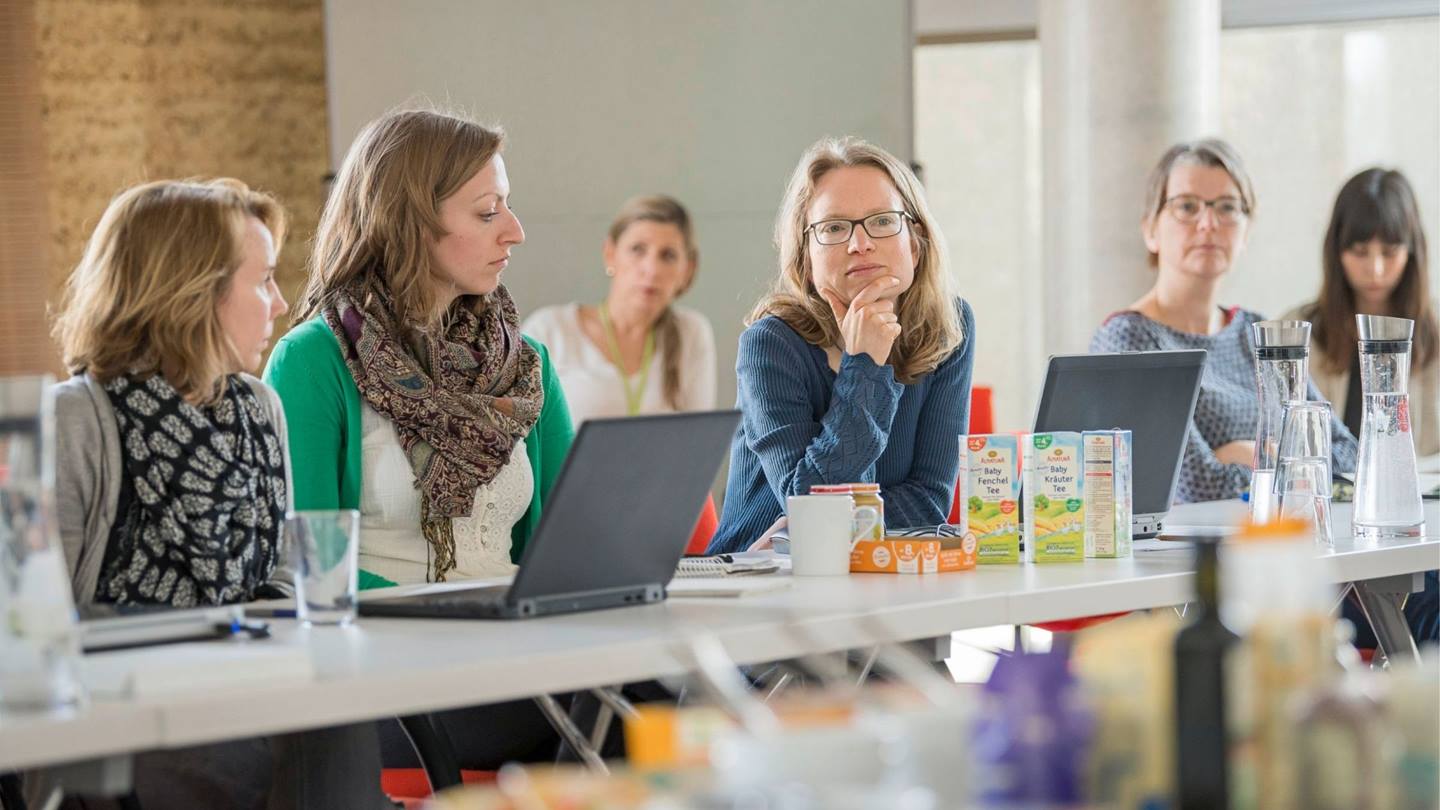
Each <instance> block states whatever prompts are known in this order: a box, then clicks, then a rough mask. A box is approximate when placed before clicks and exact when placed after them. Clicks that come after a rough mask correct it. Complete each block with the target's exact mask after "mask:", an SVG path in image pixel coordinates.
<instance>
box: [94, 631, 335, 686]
mask: <svg viewBox="0 0 1440 810" xmlns="http://www.w3.org/2000/svg"><path fill="white" fill-rule="evenodd" d="M80 673H81V680H83V681H84V682H85V686H86V688H87V689H89V690H90V693H91V694H92V695H97V696H105V697H115V698H123V699H137V700H143V699H146V698H169V697H175V696H177V695H184V694H186V693H195V692H205V693H210V692H216V691H223V690H224V689H225V688H226V687H228V686H247V687H249V686H253V685H254V684H256V683H257V682H258V683H264V684H266V685H270V686H280V685H284V684H293V683H305V682H308V681H311V680H313V679H314V678H315V667H314V665H313V664H311V662H310V654H309V652H308V651H307V650H306V649H305V648H304V647H300V646H281V645H278V644H275V643H274V642H272V641H265V642H243V641H215V642H197V643H193V644H168V645H165V646H163V647H146V648H142V649H135V650H124V651H120V652H108V653H95V654H92V655H86V656H84V657H83V658H82V659H81V664H80Z"/></svg>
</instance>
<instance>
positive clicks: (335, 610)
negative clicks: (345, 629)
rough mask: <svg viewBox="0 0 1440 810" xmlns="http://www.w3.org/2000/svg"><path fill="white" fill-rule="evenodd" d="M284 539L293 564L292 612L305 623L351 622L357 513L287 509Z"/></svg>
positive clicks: (357, 572) (355, 587) (357, 571)
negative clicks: (288, 512) (293, 599)
mask: <svg viewBox="0 0 1440 810" xmlns="http://www.w3.org/2000/svg"><path fill="white" fill-rule="evenodd" d="M285 538H286V542H287V543H288V544H289V546H290V554H291V559H292V560H293V561H294V564H295V616H296V618H298V619H300V620H301V621H303V622H305V623H306V624H349V623H351V622H353V621H355V605H356V595H357V593H358V591H359V587H358V585H359V577H360V513H359V512H358V511H357V510H354V509H337V510H333V511H314V512H292V513H290V516H289V517H288V518H287V519H286V520H285Z"/></svg>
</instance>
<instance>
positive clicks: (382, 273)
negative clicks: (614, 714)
mask: <svg viewBox="0 0 1440 810" xmlns="http://www.w3.org/2000/svg"><path fill="white" fill-rule="evenodd" d="M502 141H503V135H502V133H500V132H499V131H496V130H492V129H488V128H486V127H482V126H480V125H479V124H477V123H475V122H474V121H471V120H468V119H465V118H461V117H458V116H453V115H445V114H441V113H436V112H429V111H405V112H397V113H391V114H388V115H386V116H384V117H382V118H380V119H378V120H376V121H374V122H372V123H371V124H370V125H369V126H367V127H365V129H364V130H363V131H362V132H361V133H360V135H359V136H358V137H357V138H356V140H355V143H354V144H353V145H352V146H351V148H350V152H349V154H348V155H347V156H346V158H345V162H344V164H343V165H342V166H341V169H340V173H339V176H338V177H337V179H336V182H335V188H334V190H333V192H332V194H331V197H330V199H329V200H328V201H327V202H326V205H325V210H324V212H323V213H322V215H321V219H320V227H319V230H318V232H317V233H316V237H315V247H314V251H313V253H312V256H311V259H310V268H309V271H310V277H309V281H308V283H307V284H306V288H305V291H304V293H303V294H302V295H301V298H300V300H299V302H298V304H297V320H299V321H300V323H299V325H298V326H296V327H295V328H294V329H292V330H291V331H290V332H289V333H288V334H286V335H285V337H283V338H281V340H280V342H279V343H278V344H277V345H276V347H275V350H274V352H273V353H272V354H271V356H270V362H269V365H268V366H267V367H266V369H265V381H266V382H268V383H269V384H270V385H271V386H273V387H274V388H275V390H276V391H278V392H279V393H280V399H281V402H282V404H283V407H284V410H285V418H286V421H287V423H288V425H289V427H290V432H289V444H290V458H291V460H292V470H293V479H294V493H295V508H296V509H337V508H346V509H359V510H360V516H361V530H360V567H361V570H362V574H361V580H362V581H361V585H362V587H377V586H383V585H389V584H410V583H417V582H431V581H443V580H446V579H451V580H454V579H465V578H475V577H486V576H503V575H507V574H510V573H512V572H513V571H514V568H515V562H516V561H518V560H519V559H520V555H521V552H522V551H523V550H524V547H525V543H526V541H527V540H528V539H529V538H530V535H531V534H532V532H533V531H534V529H535V527H536V526H537V525H538V524H539V521H540V510H541V507H542V506H543V504H544V502H545V498H546V496H547V495H548V494H549V491H550V488H551V486H552V485H553V484H554V481H555V478H556V476H557V475H558V474H559V472H560V465H561V463H562V461H563V460H564V458H565V454H566V453H567V452H568V451H569V448H570V443H571V441H572V439H573V438H574V430H573V428H572V427H571V424H570V414H569V410H568V409H567V407H566V405H565V396H564V394H563V393H562V392H561V389H560V385H559V382H558V380H557V378H556V376H555V372H554V369H552V368H551V366H550V362H549V358H548V356H547V354H546V351H545V348H544V346H542V345H540V344H539V343H537V342H535V341H532V340H530V339H529V338H524V337H522V336H521V334H520V322H519V319H518V317H517V315H516V312H515V304H514V302H513V301H512V300H511V298H510V295H509V293H508V292H506V290H505V287H504V286H503V285H501V284H500V275H501V272H502V271H503V270H504V269H505V267H506V265H507V264H508V262H509V258H510V251H511V249H512V248H514V247H516V246H518V245H520V244H521V243H522V242H523V241H524V240H525V232H524V230H523V229H522V228H521V226H520V221H519V220H518V219H516V217H515V213H514V212H513V211H511V210H510V207H509V196H510V183H509V178H508V177H507V176H506V173H505V162H504V160H503V159H502V158H501V156H500V148H501V145H502ZM436 718H437V720H438V722H439V723H440V724H441V725H442V727H443V728H444V730H445V732H446V736H447V737H449V738H450V740H451V741H452V743H453V744H454V746H455V749H456V753H457V755H458V758H459V760H460V765H461V766H462V767H466V768H478V769H484V770H490V769H494V768H496V767H498V766H499V765H500V764H502V763H503V762H505V761H507V760H512V759H519V760H536V759H547V758H550V757H553V756H554V752H555V746H556V743H557V739H556V737H555V734H554V732H553V731H552V730H551V729H550V727H549V725H548V723H546V722H545V720H544V718H543V716H542V715H541V714H540V713H539V711H538V710H537V709H536V708H535V707H534V706H533V705H532V704H531V703H530V702H529V701H520V702H515V703H509V704H501V705H498V706H485V707H480V708H475V709H461V710H457V711H451V712H444V713H442V714H439V715H436ZM381 742H382V749H383V751H382V756H383V758H384V761H385V764H386V766H387V767H398V766H406V765H413V764H414V761H413V757H412V755H411V753H410V750H409V746H408V744H407V743H406V742H405V740H404V738H403V737H401V736H400V735H399V734H398V732H397V731H396V730H395V729H394V728H393V724H392V725H382V727H381Z"/></svg>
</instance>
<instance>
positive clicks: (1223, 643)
mask: <svg viewBox="0 0 1440 810" xmlns="http://www.w3.org/2000/svg"><path fill="white" fill-rule="evenodd" d="M1218 549H1219V541H1218V540H1215V539H1201V540H1199V541H1198V542H1196V544H1195V591H1196V601H1195V603H1194V604H1193V605H1192V606H1191V613H1192V615H1193V620H1192V621H1191V623H1190V624H1189V625H1188V626H1186V627H1185V628H1184V629H1182V630H1181V631H1180V634H1179V635H1178V636H1176V638H1175V756H1176V763H1175V766H1176V767H1175V793H1176V797H1177V799H1178V801H1177V802H1176V807H1178V808H1180V810H1225V808H1226V804H1227V802H1228V796H1229V785H1228V778H1227V777H1228V768H1227V759H1228V756H1229V745H1228V740H1227V735H1226V727H1225V718H1226V709H1225V687H1226V684H1225V678H1226V673H1227V671H1228V669H1229V667H1228V665H1227V660H1228V659H1229V657H1230V656H1231V655H1232V654H1233V653H1234V648H1235V645H1236V644H1237V643H1238V642H1239V640H1240V639H1239V637H1238V636H1236V635H1235V634H1234V633H1233V632H1231V631H1230V628H1228V627H1226V626H1225V625H1224V623H1223V622H1221V621H1220V570H1219V569H1220V565H1219V554H1218Z"/></svg>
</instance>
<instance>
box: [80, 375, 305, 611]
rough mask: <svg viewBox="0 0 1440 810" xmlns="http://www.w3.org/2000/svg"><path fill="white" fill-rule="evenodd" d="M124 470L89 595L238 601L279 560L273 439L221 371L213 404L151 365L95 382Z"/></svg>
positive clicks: (281, 486) (192, 602) (139, 600)
mask: <svg viewBox="0 0 1440 810" xmlns="http://www.w3.org/2000/svg"><path fill="white" fill-rule="evenodd" d="M104 387H105V391H106V393H108V394H109V395H110V402H111V405H112V406H113V407H114V409H115V417H116V420H117V422H118V426H119V431H120V442H121V455H122V467H123V469H124V476H123V481H122V483H121V487H120V496H119V501H118V504H117V509H116V515H115V523H114V524H113V526H112V527H111V531H110V539H109V542H108V543H107V545H106V549H105V559H104V562H103V563H102V565H101V573H100V579H99V582H98V584H97V586H96V593H95V599H96V601H99V602H113V603H116V604H142V605H170V606H173V607H192V606H196V605H223V604H233V603H236V602H243V601H248V600H250V599H252V598H254V596H255V591H256V589H257V588H259V587H260V586H262V585H264V584H265V582H266V581H267V580H268V579H269V578H270V576H271V574H272V573H273V572H274V570H275V567H276V565H277V563H278V549H279V548H280V547H281V543H280V535H281V532H282V531H283V529H284V520H285V505H286V503H287V498H286V484H285V459H284V454H283V448H281V446H280V440H279V437H278V434H277V432H276V430H275V426H274V425H272V424H271V423H270V418H269V416H268V415H267V413H266V412H265V409H264V408H263V407H262V406H261V404H260V401H259V400H258V399H257V398H256V396H255V392H254V391H252V390H251V389H250V387H249V386H248V385H246V384H245V383H244V382H243V381H241V380H239V379H238V378H234V377H232V378H230V380H228V384H227V385H226V386H225V393H224V395H223V396H222V397H221V398H220V400H219V401H218V402H216V403H215V404H213V405H208V406H203V407H197V406H195V405H192V404H190V403H188V402H186V401H185V400H184V399H183V398H181V397H180V396H179V394H178V393H177V392H176V391H175V389H174V388H173V387H171V385H170V384H169V383H168V382H166V381H165V380H164V378H163V377H161V376H160V375H153V376H151V377H149V378H146V379H135V378H126V377H119V378H117V379H114V380H111V381H110V382H108V383H106V384H105V386H104Z"/></svg>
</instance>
